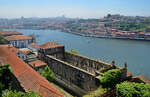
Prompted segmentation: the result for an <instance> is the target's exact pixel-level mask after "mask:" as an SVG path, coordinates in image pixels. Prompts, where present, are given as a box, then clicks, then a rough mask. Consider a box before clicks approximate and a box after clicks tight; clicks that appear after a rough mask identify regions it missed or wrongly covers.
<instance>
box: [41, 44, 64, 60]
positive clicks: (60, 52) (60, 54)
mask: <svg viewBox="0 0 150 97" xmlns="http://www.w3.org/2000/svg"><path fill="white" fill-rule="evenodd" d="M39 53H41V54H43V55H52V56H54V57H55V58H57V59H61V60H63V59H64V47H56V48H49V49H40V50H39Z"/></svg>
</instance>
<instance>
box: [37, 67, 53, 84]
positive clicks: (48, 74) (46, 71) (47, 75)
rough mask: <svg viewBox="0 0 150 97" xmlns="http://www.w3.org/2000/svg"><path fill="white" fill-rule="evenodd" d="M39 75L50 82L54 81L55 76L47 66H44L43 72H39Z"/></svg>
mask: <svg viewBox="0 0 150 97" xmlns="http://www.w3.org/2000/svg"><path fill="white" fill-rule="evenodd" d="M39 73H40V74H41V75H42V76H43V77H45V78H46V79H47V80H48V81H50V82H52V81H53V80H54V77H55V75H54V73H53V71H52V70H51V69H50V68H49V67H48V66H46V67H45V68H44V70H42V71H40V72H39Z"/></svg>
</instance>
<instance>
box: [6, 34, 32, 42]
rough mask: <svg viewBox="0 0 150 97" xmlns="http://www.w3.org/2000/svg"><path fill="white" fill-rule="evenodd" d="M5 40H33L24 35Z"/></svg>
mask: <svg viewBox="0 0 150 97" xmlns="http://www.w3.org/2000/svg"><path fill="white" fill-rule="evenodd" d="M5 39H6V40H8V41H11V40H31V39H32V37H29V36H24V35H12V36H7V37H5Z"/></svg>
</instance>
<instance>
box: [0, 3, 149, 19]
mask: <svg viewBox="0 0 150 97" xmlns="http://www.w3.org/2000/svg"><path fill="white" fill-rule="evenodd" d="M109 13H110V14H121V15H126V16H150V0H0V18H19V17H21V16H24V17H26V18H27V17H57V16H62V15H64V16H66V17H70V18H100V17H104V16H106V15H107V14H109Z"/></svg>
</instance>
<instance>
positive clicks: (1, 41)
mask: <svg viewBox="0 0 150 97" xmlns="http://www.w3.org/2000/svg"><path fill="white" fill-rule="evenodd" d="M0 44H6V41H5V39H4V37H3V36H2V35H1V34H0Z"/></svg>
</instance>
